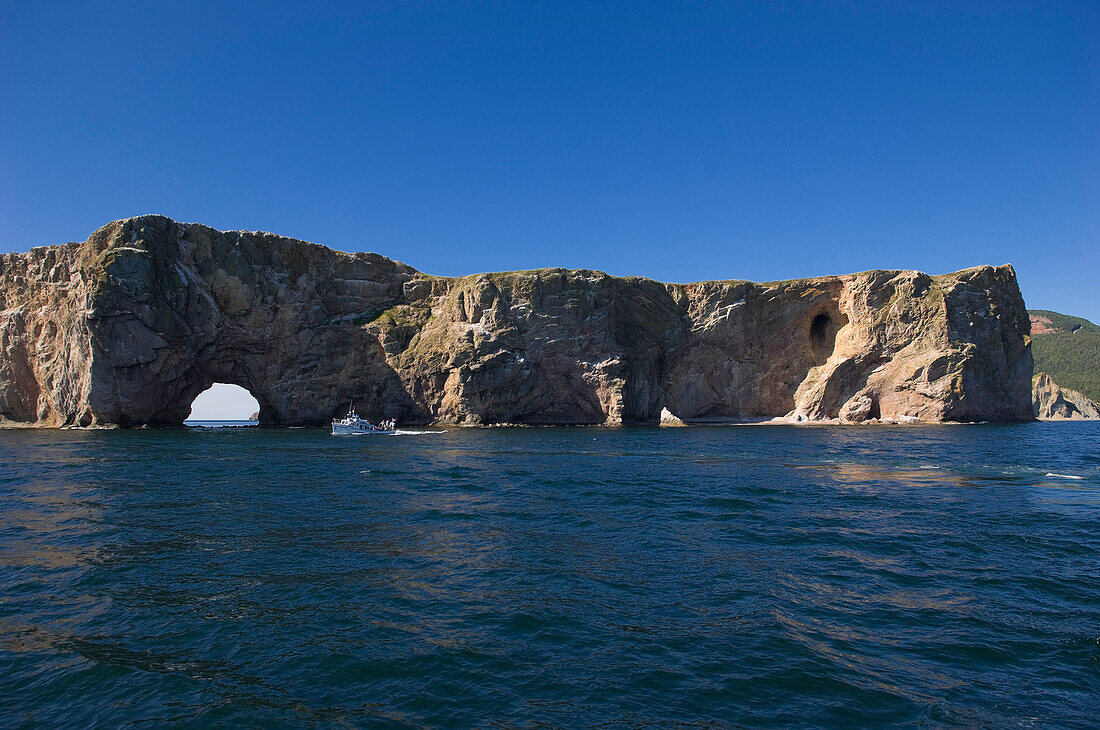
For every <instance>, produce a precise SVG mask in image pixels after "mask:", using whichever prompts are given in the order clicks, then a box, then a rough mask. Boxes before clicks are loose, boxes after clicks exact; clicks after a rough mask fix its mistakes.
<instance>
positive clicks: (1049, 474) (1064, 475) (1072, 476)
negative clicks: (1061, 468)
mask: <svg viewBox="0 0 1100 730" xmlns="http://www.w3.org/2000/svg"><path fill="white" fill-rule="evenodd" d="M1044 476H1048V477H1056V478H1058V479H1084V477H1078V476H1074V475H1073V474H1055V473H1054V472H1052V471H1048V472H1047V473H1046V474H1045V475H1044Z"/></svg>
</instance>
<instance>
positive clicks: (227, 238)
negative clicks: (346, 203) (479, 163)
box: [0, 215, 1032, 426]
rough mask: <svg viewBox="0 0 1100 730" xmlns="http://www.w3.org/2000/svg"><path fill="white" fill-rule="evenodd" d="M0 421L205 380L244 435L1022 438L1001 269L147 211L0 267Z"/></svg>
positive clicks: (1024, 330) (87, 415)
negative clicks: (254, 405) (248, 225)
mask: <svg viewBox="0 0 1100 730" xmlns="http://www.w3.org/2000/svg"><path fill="white" fill-rule="evenodd" d="M0 306H2V311H0V423H3V424H5V425H36V426H64V425H81V426H89V425H119V426H139V425H175V424H179V423H181V422H182V421H183V419H184V418H185V417H186V416H187V414H188V412H189V409H190V406H191V402H192V400H194V398H195V396H197V395H198V394H199V393H200V392H201V391H203V390H204V389H206V388H207V387H209V386H210V385H211V384H212V383H214V382H224V383H233V384H237V385H240V386H242V387H244V388H246V389H247V390H249V391H250V392H251V393H252V395H253V396H255V397H256V399H257V400H258V401H259V404H260V423H261V425H265V426H279V425H321V424H325V423H327V422H328V420H329V419H330V418H332V417H333V416H335V415H342V414H343V412H344V411H345V410H346V409H347V407H348V404H349V403H351V402H354V404H355V406H356V408H357V409H358V410H359V412H360V413H361V414H363V415H364V416H366V417H370V418H375V419H380V418H396V419H397V420H398V421H400V422H403V423H432V422H437V423H459V424H493V423H522V424H608V425H616V424H623V423H650V424H656V423H658V421H659V420H660V417H661V413H662V411H665V410H667V412H668V414H669V416H672V417H675V418H678V419H681V420H683V421H685V422H687V423H699V422H713V421H729V420H742V419H763V418H774V417H784V416H789V417H790V419H792V420H796V421H797V420H809V421H819V420H824V419H843V420H846V421H853V422H861V421H874V420H899V421H901V420H917V419H919V420H922V421H978V420H997V421H1010V420H1030V419H1031V418H1032V410H1031V389H1030V380H1031V375H1032V359H1031V351H1030V343H1029V337H1028V333H1029V321H1028V316H1027V313H1026V311H1025V309H1024V304H1023V300H1022V298H1021V296H1020V291H1019V287H1018V286H1017V283H1016V277H1015V273H1014V272H1013V271H1012V268H1011V267H1010V266H1001V267H990V266H983V267H978V268H974V269H967V270H965V271H960V272H958V273H955V274H947V275H942V276H929V275H926V274H922V273H919V272H915V271H870V272H865V273H861V274H852V275H848V276H829V277H821V278H815V279H804V280H799V281H785V282H774V283H767V284H757V283H751V282H746V281H715V282H700V283H694V284H662V283H659V282H656V281H651V280H648V279H639V278H619V277H613V276H609V275H607V274H604V273H601V272H598V271H587V270H578V271H567V270H564V269H545V270H539V271H523V272H511V273H493V274H480V275H475V276H467V277H461V278H441V277H435V276H430V275H427V274H423V273H421V272H419V271H417V270H415V269H413V268H411V267H409V266H406V265H404V264H401V263H397V262H395V261H392V260H390V259H387V258H384V257H382V256H378V255H376V254H367V253H359V254H348V253H341V252H339V251H333V250H331V249H328V248H325V247H323V246H318V245H315V244H310V243H306V242H303V241H296V240H291V239H286V238H282V237H279V236H275V235H272V234H269V233H252V232H242V231H235V232H222V231H217V230H214V229H212V228H208V227H206V226H202V225H196V224H183V223H177V222H175V221H172V220H170V219H168V218H165V217H162V216H152V215H150V216H141V217H137V218H130V219H127V220H121V221H116V222H114V223H111V224H109V225H107V226H104V227H103V228H101V229H99V230H98V231H96V232H95V233H93V234H92V236H91V237H90V238H89V239H88V240H87V241H85V242H83V243H70V244H66V245H62V246H51V247H44V248H35V249H32V250H31V251H30V252H29V253H14V254H3V255H0Z"/></svg>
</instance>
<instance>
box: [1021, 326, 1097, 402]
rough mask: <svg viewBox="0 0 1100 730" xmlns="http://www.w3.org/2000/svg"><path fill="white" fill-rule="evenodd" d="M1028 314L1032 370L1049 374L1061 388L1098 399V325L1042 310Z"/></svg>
mask: <svg viewBox="0 0 1100 730" xmlns="http://www.w3.org/2000/svg"><path fill="white" fill-rule="evenodd" d="M1028 314H1030V315H1031V339H1032V346H1031V351H1032V353H1033V354H1034V355H1035V372H1036V373H1042V372H1046V373H1050V375H1051V377H1053V378H1054V382H1056V383H1057V384H1058V385H1060V386H1062V387H1063V388H1072V389H1073V390H1079V391H1081V392H1082V393H1084V394H1085V395H1086V396H1088V397H1089V398H1091V399H1092V400H1094V401H1100V327H1097V326H1096V325H1095V324H1093V323H1092V322H1090V321H1088V320H1087V319H1082V318H1081V317H1070V316H1069V315H1066V314H1059V313H1058V312H1050V311H1047V310H1045V309H1031V310H1028Z"/></svg>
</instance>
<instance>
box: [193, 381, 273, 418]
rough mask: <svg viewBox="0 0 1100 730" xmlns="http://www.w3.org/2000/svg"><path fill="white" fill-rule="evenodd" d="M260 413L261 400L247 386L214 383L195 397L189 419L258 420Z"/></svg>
mask: <svg viewBox="0 0 1100 730" xmlns="http://www.w3.org/2000/svg"><path fill="white" fill-rule="evenodd" d="M259 413H260V403H259V401H257V400H256V397H255V396H253V395H252V394H251V393H250V392H248V390H246V389H245V388H242V387H241V386H239V385H233V384H232V383H213V384H211V386H210V387H209V388H207V389H206V390H204V391H203V392H201V393H199V394H198V395H197V396H196V397H195V400H194V401H193V402H192V403H191V415H190V416H188V417H187V421H189V422H195V421H256V420H258V418H259Z"/></svg>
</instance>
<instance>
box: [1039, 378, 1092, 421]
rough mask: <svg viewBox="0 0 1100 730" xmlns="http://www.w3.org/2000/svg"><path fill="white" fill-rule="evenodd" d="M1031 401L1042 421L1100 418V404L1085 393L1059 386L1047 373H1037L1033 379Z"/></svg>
mask: <svg viewBox="0 0 1100 730" xmlns="http://www.w3.org/2000/svg"><path fill="white" fill-rule="evenodd" d="M1031 403H1032V408H1033V410H1034V413H1035V417H1036V418H1038V419H1040V420H1042V421H1065V420H1073V421H1080V420H1083V419H1089V418H1100V405H1097V404H1096V403H1094V402H1093V401H1092V400H1090V399H1089V398H1088V397H1087V396H1085V395H1084V394H1083V393H1078V392H1077V391H1076V390H1070V389H1069V388H1060V387H1058V384H1057V383H1055V382H1054V378H1052V377H1050V375H1048V374H1046V373H1039V374H1037V375H1036V376H1035V378H1034V380H1033V381H1032V395H1031Z"/></svg>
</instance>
